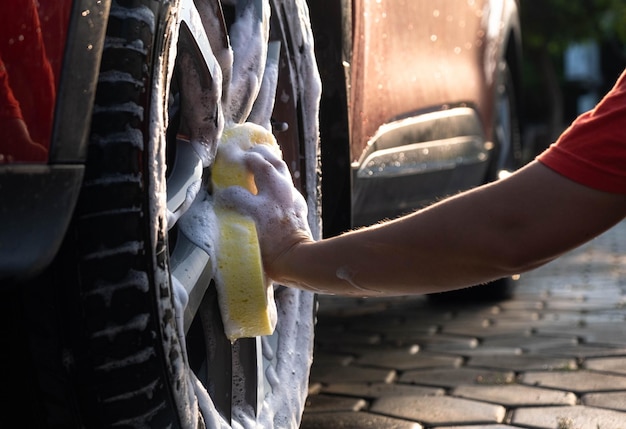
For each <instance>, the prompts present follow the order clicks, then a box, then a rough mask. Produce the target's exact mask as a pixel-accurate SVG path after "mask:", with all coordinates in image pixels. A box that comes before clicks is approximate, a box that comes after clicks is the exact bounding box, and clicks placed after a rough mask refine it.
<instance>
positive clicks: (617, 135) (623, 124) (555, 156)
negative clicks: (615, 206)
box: [537, 71, 626, 194]
mask: <svg viewBox="0 0 626 429" xmlns="http://www.w3.org/2000/svg"><path fill="white" fill-rule="evenodd" d="M537 160H538V161H539V162H541V163H542V164H544V165H546V166H547V167H549V168H551V169H553V170H554V171H556V172H557V173H559V174H562V175H563V176H565V177H567V178H569V179H571V180H573V181H575V182H578V183H581V184H583V185H585V186H588V187H590V188H594V189H598V190H600V191H606V192H613V193H619V194H626V71H624V72H623V73H622V75H621V76H620V78H619V79H618V80H617V83H616V84H615V86H614V87H613V89H612V90H611V91H609V93H608V94H607V95H606V96H605V97H604V98H603V99H602V100H601V101H600V103H598V105H597V106H596V107H595V108H594V109H593V110H590V111H589V112H586V113H583V114H582V115H580V116H579V117H578V118H576V120H575V121H574V122H573V123H572V124H571V125H570V126H569V128H568V129H567V130H565V131H564V132H563V134H561V136H560V137H559V139H558V140H557V141H556V143H553V144H552V145H551V146H550V147H549V148H548V149H546V150H545V151H544V152H543V153H541V154H540V155H539V156H538V157H537Z"/></svg>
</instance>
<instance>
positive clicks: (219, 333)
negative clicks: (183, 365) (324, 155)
mask: <svg viewBox="0 0 626 429" xmlns="http://www.w3.org/2000/svg"><path fill="white" fill-rule="evenodd" d="M269 7H270V5H269V2H268V1H267V0H266V1H263V0H254V1H238V2H237V5H236V6H234V7H233V8H230V9H229V10H226V13H229V14H231V15H233V14H234V16H235V17H236V18H234V20H235V21H237V20H238V19H241V20H243V21H244V22H248V23H250V22H251V23H253V24H255V28H256V30H255V31H256V33H255V37H256V38H262V40H264V42H263V43H261V44H259V45H258V46H257V51H256V52H255V54H256V55H252V56H250V57H247V59H250V58H252V59H253V60H252V63H253V64H251V63H245V62H242V60H245V59H246V58H238V57H239V56H240V54H243V53H242V52H238V50H237V49H238V46H240V47H241V48H243V47H245V48H249V43H248V44H247V45H238V40H237V37H238V36H237V34H236V33H234V31H237V29H235V30H233V26H234V24H232V23H231V27H230V28H231V33H230V34H229V33H228V29H227V25H226V24H225V18H224V13H225V12H224V10H223V9H222V7H221V5H220V3H219V2H217V1H215V2H194V1H192V0H182V1H181V2H180V4H179V15H178V17H177V19H176V20H174V22H173V23H171V24H170V25H172V26H173V33H174V34H176V35H177V40H176V41H172V51H171V53H170V60H169V63H165V64H164V68H163V70H162V71H161V73H162V80H163V81H164V82H166V83H167V86H168V87H169V88H170V89H169V91H168V92H167V93H166V94H163V99H165V97H167V100H168V101H167V103H163V104H167V105H166V106H165V105H164V106H161V108H162V109H163V110H164V111H163V112H162V113H163V116H164V117H166V118H167V117H169V123H167V124H166V125H167V133H166V135H167V156H166V164H167V170H168V171H167V175H166V176H167V183H166V186H165V187H166V193H167V219H168V229H169V241H170V249H171V250H170V264H171V269H170V271H171V274H172V285H173V286H172V287H173V289H174V290H175V291H177V292H176V293H177V294H178V295H181V293H182V296H183V299H182V301H183V304H185V306H184V310H183V311H181V312H180V313H181V314H179V315H178V317H179V319H180V324H181V326H182V329H181V334H180V335H181V336H183V335H184V336H185V337H186V349H187V360H188V365H189V368H190V369H191V372H192V374H191V375H190V377H191V381H190V383H191V384H194V382H193V379H197V380H198V381H200V383H201V385H202V386H199V385H197V384H196V385H195V394H196V396H198V397H201V400H200V403H201V404H204V405H202V406H201V409H202V411H203V414H204V417H205V420H209V421H213V422H214V424H217V422H218V420H219V422H220V423H219V424H220V425H221V424H224V420H225V421H226V422H230V421H232V422H237V423H238V424H239V425H242V426H243V427H252V426H256V424H258V422H259V421H266V422H267V425H270V422H271V421H272V420H273V419H275V418H276V415H278V414H281V415H282V417H281V418H289V416H290V415H291V416H292V417H291V418H292V419H296V422H295V423H291V425H292V426H295V425H297V422H299V418H300V413H301V408H302V404H301V403H300V402H301V401H300V402H299V401H295V403H294V401H293V399H292V400H291V401H287V398H293V397H294V396H296V397H302V396H303V392H302V391H300V392H288V391H287V390H286V389H285V386H282V387H281V386H280V384H281V383H280V380H281V379H282V378H284V377H285V376H286V372H285V371H287V370H288V371H289V372H291V371H293V370H297V371H298V374H297V375H296V376H298V375H299V376H300V377H301V378H305V379H306V378H308V368H309V366H310V356H309V355H310V353H309V352H307V350H309V349H310V348H311V342H312V323H313V314H312V309H311V308H312V296H308V294H302V293H299V292H298V291H293V290H289V289H286V288H282V287H278V289H276V293H275V295H276V301H277V306H278V307H279V324H278V326H277V329H276V332H275V333H274V335H271V336H268V337H263V338H260V337H257V338H246V339H240V340H238V341H237V342H235V343H234V344H232V345H231V343H230V341H228V339H227V338H226V337H225V335H224V332H223V325H222V323H221V320H220V317H219V307H218V305H217V295H216V292H215V287H214V286H213V285H212V284H211V282H210V280H211V278H212V274H213V267H212V265H211V261H212V260H213V258H214V255H212V252H213V250H212V248H211V246H210V239H211V236H213V237H214V236H215V235H214V234H213V235H212V231H211V228H213V226H212V225H215V222H214V219H212V218H211V213H212V211H211V197H210V192H208V191H207V190H206V185H207V183H206V182H207V180H206V174H207V171H208V170H209V169H210V165H211V163H212V161H213V159H214V155H215V149H216V145H217V142H218V141H219V138H220V136H221V133H222V130H223V127H224V123H226V126H228V125H229V124H231V123H239V122H244V121H251V122H255V123H258V124H261V125H263V126H265V127H266V128H269V127H270V122H271V118H270V115H271V113H272V107H271V106H272V105H273V103H274V98H273V97H274V94H275V93H276V87H277V84H278V83H277V82H276V79H271V78H270V79H267V78H266V79H263V74H264V70H265V69H266V65H267V67H268V68H271V67H274V68H276V69H277V68H278V55H279V51H278V50H277V49H276V44H272V43H270V42H269V40H268V37H269V31H268V28H269V24H270V21H269V16H270V14H269ZM231 19H232V18H231ZM245 20H248V21H245ZM245 27H247V28H249V27H250V26H245ZM229 38H230V40H231V41H232V44H229ZM174 42H176V46H177V49H173V48H174V47H175V45H174ZM268 46H269V49H268V48H267V47H268ZM231 48H232V50H233V54H234V60H233V58H232V56H230V53H229V51H230V49H231ZM266 49H267V50H269V51H270V52H269V54H268V53H267V52H266ZM247 54H248V55H249V52H248V53H247ZM174 58H175V59H174ZM265 58H268V60H267V64H266V61H265ZM251 65H255V66H256V69H255V70H254V71H253V74H254V76H256V78H257V82H259V83H261V82H262V83H263V85H260V84H259V85H257V86H256V87H250V86H247V87H246V82H245V81H243V80H241V79H239V80H238V79H233V78H232V77H233V76H235V77H237V76H239V75H242V74H243V72H241V70H242V69H243V68H245V69H247V70H250V68H251ZM269 74H270V75H272V74H273V73H269ZM243 87H245V91H242V90H241V88H243ZM242 92H245V93H247V94H251V95H250V96H249V98H237V97H236V96H235V95H236V94H240V93H242ZM257 94H258V95H257ZM198 106H202V107H201V108H200V109H199V108H198ZM268 106H269V109H268ZM157 110H158V109H157ZM207 112H208V113H209V114H208V115H206V113H207ZM207 116H208V118H207ZM207 119H208V120H207ZM155 204H157V205H159V204H162V203H160V202H158V201H156V202H155ZM199 231H200V232H201V233H200V234H198V232H199ZM202 231H204V232H202ZM207 244H209V245H207ZM183 291H184V292H183ZM281 307H282V313H283V314H282V319H283V320H282V321H281V320H280V319H281V315H280V314H281ZM301 313H304V314H307V313H308V314H307V315H308V317H309V319H310V321H307V320H298V319H301V318H300V317H298V315H299V314H301ZM309 323H310V325H311V326H309V327H307V326H306V325H307V324H309ZM298 330H300V331H302V330H304V331H302V332H306V331H309V333H310V335H308V336H302V335H299V336H298V335H292V334H293V333H294V332H295V331H298ZM183 332H184V334H183ZM307 337H308V338H307ZM281 353H282V354H283V355H285V354H289V355H291V357H290V359H291V362H285V360H284V359H283V360H282V361H281V357H280V356H279V355H280V354H281ZM283 357H284V356H283ZM281 365H282V367H281ZM281 377H282V378H281ZM283 384H284V383H283ZM296 384H297V383H296ZM298 388H299V389H300V390H302V384H300V385H299V386H298ZM207 394H208V395H207ZM304 394H305V393H304ZM207 401H209V402H210V404H207V403H206V402H207ZM288 402H292V408H293V409H285V408H289V405H288ZM208 414H212V415H211V416H209V415H208ZM218 415H219V416H221V417H218ZM226 424H228V423H226ZM209 426H210V424H209ZM287 426H288V425H287Z"/></svg>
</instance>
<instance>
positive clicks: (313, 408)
mask: <svg viewBox="0 0 626 429" xmlns="http://www.w3.org/2000/svg"><path fill="white" fill-rule="evenodd" d="M366 406H367V402H366V401H365V400H363V399H359V398H347V397H341V396H329V395H313V396H309V397H308V398H307V400H306V403H305V407H306V408H305V409H306V411H308V412H315V413H317V412H330V411H360V410H362V409H364V408H365V407H366Z"/></svg>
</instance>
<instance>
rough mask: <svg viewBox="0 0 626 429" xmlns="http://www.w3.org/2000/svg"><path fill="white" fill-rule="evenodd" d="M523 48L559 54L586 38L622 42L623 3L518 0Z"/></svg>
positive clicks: (625, 37)
mask: <svg viewBox="0 0 626 429" xmlns="http://www.w3.org/2000/svg"><path fill="white" fill-rule="evenodd" d="M521 13H522V26H523V34H524V44H525V47H526V49H529V50H534V49H540V50H543V49H547V51H548V52H549V53H550V54H551V55H559V54H561V53H562V52H563V51H564V50H565V48H566V47H567V45H568V44H570V43H571V42H577V41H582V40H588V39H595V40H598V41H603V40H614V39H616V38H617V39H618V40H620V41H622V42H626V2H624V0H575V1H572V0H522V2H521Z"/></svg>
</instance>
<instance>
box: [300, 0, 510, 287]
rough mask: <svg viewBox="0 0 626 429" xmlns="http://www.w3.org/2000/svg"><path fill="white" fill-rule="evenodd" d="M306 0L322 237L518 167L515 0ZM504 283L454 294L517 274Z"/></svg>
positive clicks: (393, 213)
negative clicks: (315, 75) (315, 77)
mask: <svg viewBox="0 0 626 429" xmlns="http://www.w3.org/2000/svg"><path fill="white" fill-rule="evenodd" d="M309 6H310V9H311V21H312V26H313V33H314V37H315V43H316V44H315V51H316V56H317V59H318V64H319V67H320V74H321V76H322V83H323V91H322V101H321V108H320V133H321V142H322V178H323V180H322V199H323V228H324V235H325V236H332V235H336V234H338V233H340V232H342V231H345V230H347V229H350V228H354V227H358V226H363V225H369V224H372V223H376V222H378V221H380V220H383V219H386V218H393V217H396V216H398V215H401V214H405V213H407V212H410V211H413V210H415V209H418V208H421V207H424V206H426V205H428V204H430V203H432V202H434V201H436V200H437V199H439V198H441V197H444V196H446V195H451V194H454V193H456V192H459V191H461V190H466V189H469V188H472V187H475V186H477V185H481V184H484V183H487V182H490V181H493V180H497V179H498V177H501V176H502V175H504V174H506V173H507V172H510V171H513V170H515V169H517V168H518V167H519V166H521V164H522V148H521V141H522V140H521V129H520V121H519V118H518V112H519V111H520V103H521V96H520V94H521V92H520V90H521V29H520V22H519V3H518V2H517V1H515V0H469V1H468V0H432V1H398V2H395V1H394V2H392V1H376V2H373V1H362V0H353V1H341V2H330V1H320V2H310V4H309ZM498 283H499V284H500V286H499V287H494V285H492V284H491V285H490V287H489V288H488V289H482V288H471V289H468V290H466V291H463V292H458V293H457V294H466V293H467V292H468V291H469V292H471V293H472V294H473V295H474V296H475V297H478V296H482V297H484V298H488V297H492V298H501V297H503V296H506V295H507V294H508V292H509V291H510V289H509V285H508V279H503V280H502V281H499V282H498ZM483 292H484V294H483ZM452 295H453V294H447V295H446V296H448V297H450V296H452Z"/></svg>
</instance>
